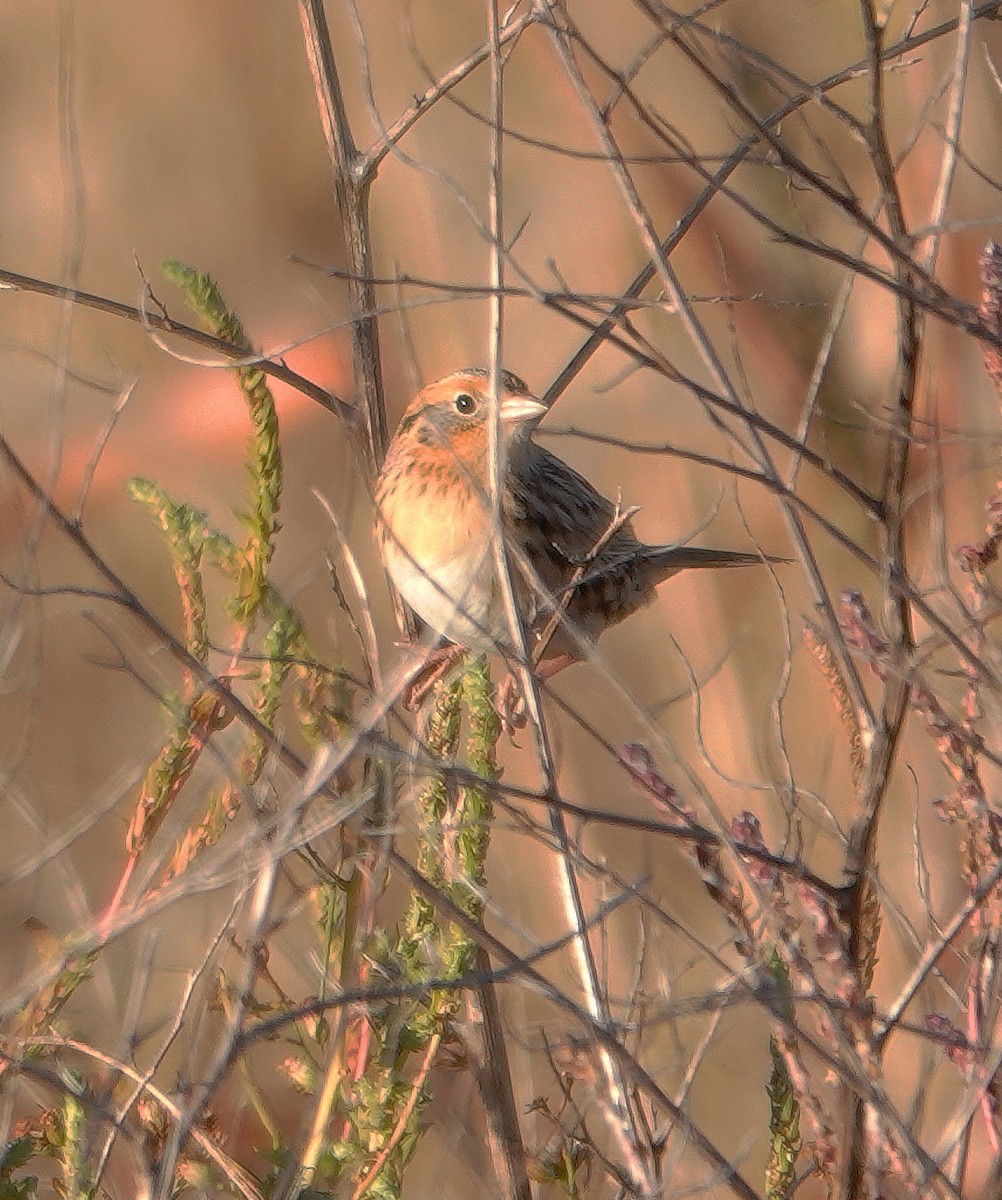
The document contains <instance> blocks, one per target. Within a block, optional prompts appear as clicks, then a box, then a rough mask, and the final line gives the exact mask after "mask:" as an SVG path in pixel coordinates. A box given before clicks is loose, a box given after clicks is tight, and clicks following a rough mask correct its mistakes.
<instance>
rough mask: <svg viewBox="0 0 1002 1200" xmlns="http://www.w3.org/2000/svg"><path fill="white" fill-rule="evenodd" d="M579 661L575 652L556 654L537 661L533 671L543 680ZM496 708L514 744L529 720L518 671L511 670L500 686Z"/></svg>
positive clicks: (503, 726)
mask: <svg viewBox="0 0 1002 1200" xmlns="http://www.w3.org/2000/svg"><path fill="white" fill-rule="evenodd" d="M577 661H578V660H577V658H576V657H575V655H573V654H556V655H553V657H551V658H544V659H543V660H542V661H541V662H539V663H537V664H536V666H535V667H534V668H533V672H534V674H535V676H536V678H537V679H538V680H540V681H541V682H542V681H545V680H547V679H552V678H553V676H554V675H556V674H557V672H558V671H562V670H563V669H564V667H569V666H571V664H572V663H575V662H577ZM494 709H495V711H496V712H497V715H498V719H499V720H500V722H501V727H502V729H503V730H504V731H505V733H506V734H507V735H508V737H509V738H510V739H511V742H512V744H513V745H514V744H515V734H516V732H517V731H518V730H519V729H524V728H525V726H526V724H527V723H528V720H529V715H528V711H527V706H526V703H525V690H524V688H523V687H522V680H521V677H520V675H519V673H518V672H517V671H509V672H508V675H507V677H506V678H505V681H504V683H502V684H501V686H500V687H499V688H498V691H497V697H496V698H495V701H494Z"/></svg>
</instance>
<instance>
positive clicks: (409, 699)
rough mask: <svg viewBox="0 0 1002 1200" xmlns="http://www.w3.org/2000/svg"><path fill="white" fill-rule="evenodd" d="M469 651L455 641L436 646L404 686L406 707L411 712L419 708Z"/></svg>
mask: <svg viewBox="0 0 1002 1200" xmlns="http://www.w3.org/2000/svg"><path fill="white" fill-rule="evenodd" d="M467 653H468V651H467V649H466V647H465V646H457V645H456V644H455V642H446V643H445V645H444V646H436V647H435V649H434V650H432V651H431V652H430V653H429V654H428V657H427V659H426V660H425V661H424V662H423V663H422V664H421V668H420V670H419V671H418V672H417V674H416V675H415V676H414V677H413V678H412V679H411V680H410V682H409V683H408V684H407V686H406V687H405V688H404V693H403V700H404V708H406V709H407V710H408V711H409V712H415V711H416V710H417V709H419V708H420V707H421V705H422V704H423V703H424V702H425V700H426V698H427V696H428V693H429V692H430V691H431V689H432V688H433V687H434V686H435V684H436V683H438V682H439V680H441V679H444V678H445V677H446V676H447V675H449V674H450V673H451V672H452V670H453V669H454V668H455V667H456V666H458V664H459V663H461V662H462V661H463V659H464V658H465V657H466V655H467Z"/></svg>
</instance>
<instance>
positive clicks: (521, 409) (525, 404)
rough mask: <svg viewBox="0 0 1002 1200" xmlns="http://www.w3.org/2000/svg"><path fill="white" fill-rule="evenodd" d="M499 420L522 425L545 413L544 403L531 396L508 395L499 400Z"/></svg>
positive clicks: (536, 419)
mask: <svg viewBox="0 0 1002 1200" xmlns="http://www.w3.org/2000/svg"><path fill="white" fill-rule="evenodd" d="M500 411H501V420H502V421H504V423H505V424H506V425H524V424H525V422H526V421H538V420H540V418H541V417H544V416H545V415H546V405H545V404H540V402H539V401H538V400H533V398H532V397H531V396H509V397H508V399H507V400H502V401H501V410H500Z"/></svg>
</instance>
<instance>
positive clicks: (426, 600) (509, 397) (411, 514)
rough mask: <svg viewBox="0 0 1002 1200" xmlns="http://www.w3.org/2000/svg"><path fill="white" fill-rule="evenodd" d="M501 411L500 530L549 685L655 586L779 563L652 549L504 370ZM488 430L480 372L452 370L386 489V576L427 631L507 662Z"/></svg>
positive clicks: (398, 436)
mask: <svg viewBox="0 0 1002 1200" xmlns="http://www.w3.org/2000/svg"><path fill="white" fill-rule="evenodd" d="M498 400H499V406H498V418H499V447H498V448H499V455H500V461H501V463H502V468H501V470H502V473H501V477H500V478H501V488H500V493H501V494H500V504H499V509H500V512H499V526H498V527H499V528H500V530H501V532H502V534H503V536H504V538H505V541H506V544H507V546H508V558H509V563H510V573H511V579H512V586H513V589H514V593H515V597H516V601H517V604H518V608H519V612H520V615H521V617H522V620H523V623H524V627H525V629H526V631H527V633H528V634H529V635H530V636H531V637H532V638H533V639H536V640H537V645H536V658H537V660H541V661H539V665H538V668H537V669H538V671H539V674H540V675H543V676H546V675H552V674H553V673H555V671H557V670H559V669H561V668H562V667H563V666H566V665H568V664H569V663H571V662H574V661H576V660H578V659H580V658H581V657H582V639H585V642H587V641H593V640H595V639H597V638H598V636H599V635H600V634H601V633H602V632H603V631H604V630H606V629H608V628H609V627H610V626H612V625H616V624H618V623H619V622H620V621H622V620H624V619H625V618H626V617H628V616H630V614H631V613H634V612H636V611H637V610H638V609H640V608H643V607H644V606H645V605H647V604H650V603H651V602H652V601H653V600H654V598H655V595H656V589H657V587H658V585H659V584H660V583H662V582H663V581H664V580H666V579H669V578H671V576H673V575H677V574H678V573H679V572H680V571H685V570H688V569H690V568H695V567H741V566H751V565H754V564H761V563H763V562H765V561H769V562H777V561H783V560H780V559H774V558H767V557H766V556H765V555H762V554H755V553H746V552H743V551H734V550H713V549H703V548H699V547H694V546H679V545H660V546H657V545H655V546H651V545H647V544H645V543H644V542H642V541H640V539H639V538H638V537H637V535H636V534H635V533H634V531H633V527H632V524H631V520H630V518H631V516H632V511H635V510H632V511H628V512H626V513H623V512H621V511H620V509H619V506H618V505H614V504H612V503H611V502H610V501H609V500H607V499H606V498H605V497H604V496H602V495H601V494H600V493H599V492H597V491H596V490H595V488H594V487H592V485H591V484H590V483H589V482H588V480H587V479H585V478H584V476H582V475H579V474H578V472H577V471H575V470H574V469H573V468H572V467H569V466H568V465H567V463H565V462H564V461H563V460H562V459H560V458H557V457H556V455H554V454H551V453H550V452H549V451H548V450H546V449H544V448H543V447H542V446H539V445H537V444H536V442H534V441H533V438H532V435H533V432H534V430H535V428H536V426H537V425H538V423H539V421H540V420H541V419H542V417H543V416H545V414H546V412H547V408H546V406H545V405H544V404H542V403H541V402H540V401H539V400H537V399H536V398H535V396H533V395H532V393H531V392H530V391H529V389H528V387H527V386H526V385H525V383H523V382H522V380H521V379H519V378H518V376H517V375H513V374H512V373H511V372H509V371H501V372H500V373H499V379H498ZM491 419H492V416H491V399H490V378H489V372H488V371H486V370H484V369H482V368H479V367H470V368H466V369H465V370H462V371H455V372H453V373H452V374H451V375H446V376H445V377H444V378H443V379H439V380H438V381H437V382H436V383H431V384H429V385H428V386H427V387H425V388H423V389H422V390H421V391H420V392H419V393H418V395H417V396H416V397H415V399H414V400H413V401H412V403H411V404H410V406H409V407H408V408H407V410H406V411H405V413H404V415H403V417H402V418H401V420H400V424H399V425H398V426H397V430H396V433H395V434H394V436H393V440H392V442H391V443H390V446H389V449H388V451H387V455H386V460H385V462H384V464H383V467H382V470H381V471H380V473H379V477H378V479H377V481H376V488H375V500H376V536H377V540H378V543H379V549H380V553H381V555H382V559H383V563H384V565H385V567H386V570H387V572H388V573H389V576H390V578H391V579H392V580H393V583H394V585H395V586H396V588H397V590H398V591H399V592H400V594H401V596H402V597H403V598H404V600H406V602H407V603H408V604H409V605H410V606H411V608H413V609H414V611H415V612H416V613H417V614H418V616H419V617H420V618H421V619H422V621H424V622H425V624H427V625H428V626H430V628H431V629H432V630H434V631H435V632H436V633H438V634H440V635H441V636H442V637H443V638H445V639H447V641H448V642H451V643H454V644H455V646H456V647H459V648H462V649H467V650H475V651H500V652H501V653H504V654H508V655H511V654H512V653H513V646H512V637H511V631H510V628H509V621H508V616H507V610H506V607H505V603H504V594H503V589H502V585H501V577H500V574H499V570H498V559H497V555H496V552H495V546H494V536H493V530H494V528H495V520H494V513H493V506H492V503H491V480H490V462H489V457H490V456H489V442H490V422H491ZM568 624H569V625H570V626H571V627H572V628H573V629H574V630H575V631H576V633H577V634H578V636H577V637H574V636H572V635H570V634H569V633H568V630H567V625H568ZM541 637H542V638H543V639H544V641H545V645H544V644H542V643H540V642H539V639H540V638H541Z"/></svg>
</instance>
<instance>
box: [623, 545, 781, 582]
mask: <svg viewBox="0 0 1002 1200" xmlns="http://www.w3.org/2000/svg"><path fill="white" fill-rule="evenodd" d="M643 558H644V560H645V561H646V562H647V563H648V564H649V566H650V567H651V569H652V570H653V572H654V573H655V574H657V575H660V576H661V578H662V579H667V578H668V577H669V576H670V575H676V574H677V573H678V572H679V571H688V570H691V569H693V568H696V567H753V566H761V565H762V564H763V563H767V562H769V563H784V562H789V561H790V560H789V559H788V558H776V557H775V556H773V555H771V554H752V553H748V552H746V551H744V550H707V549H704V548H703V547H701V546H648V547H645V549H644V554H643Z"/></svg>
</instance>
